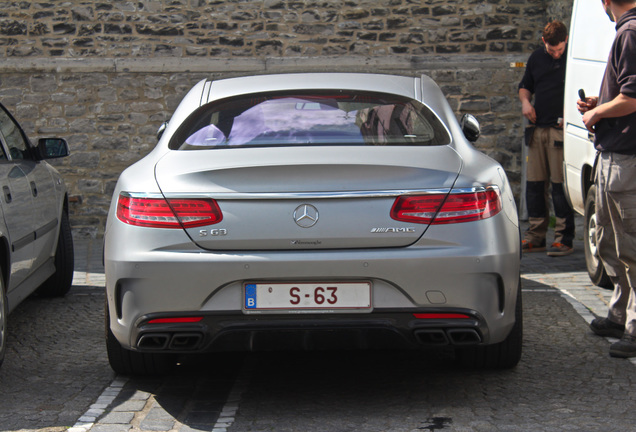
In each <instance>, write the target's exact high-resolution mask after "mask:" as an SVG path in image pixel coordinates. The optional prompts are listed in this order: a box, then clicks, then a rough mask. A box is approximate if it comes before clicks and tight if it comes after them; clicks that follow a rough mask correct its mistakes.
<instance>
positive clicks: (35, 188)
mask: <svg viewBox="0 0 636 432" xmlns="http://www.w3.org/2000/svg"><path fill="white" fill-rule="evenodd" d="M31 193H32V194H33V196H34V197H36V196H38V187H37V186H36V185H35V182H34V181H32V182H31Z"/></svg>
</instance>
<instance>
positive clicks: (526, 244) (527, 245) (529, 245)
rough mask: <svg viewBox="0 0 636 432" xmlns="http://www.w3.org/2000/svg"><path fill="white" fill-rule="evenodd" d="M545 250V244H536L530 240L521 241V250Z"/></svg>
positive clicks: (524, 251)
mask: <svg viewBox="0 0 636 432" xmlns="http://www.w3.org/2000/svg"><path fill="white" fill-rule="evenodd" d="M544 250H545V245H543V246H535V245H533V244H532V243H530V241H528V240H522V241H521V252H523V253H526V252H543V251H544Z"/></svg>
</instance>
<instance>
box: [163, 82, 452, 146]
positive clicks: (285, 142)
mask: <svg viewBox="0 0 636 432" xmlns="http://www.w3.org/2000/svg"><path fill="white" fill-rule="evenodd" d="M449 143H450V137H449V135H448V132H447V130H446V128H445V127H444V126H443V124H442V123H441V121H440V120H439V119H438V117H437V116H436V115H435V114H433V112H432V111H431V110H429V109H428V108H427V107H426V106H424V105H423V104H421V103H420V102H418V101H416V100H413V99H409V98H405V97H400V96H395V95H388V94H383V93H368V92H364V93H362V92H347V91H328V92H320V91H311V92H298V91H296V92H294V93H267V94H258V95H245V96H241V97H235V98H230V99H224V100H221V101H216V102H213V103H210V104H208V105H205V106H203V107H201V108H199V109H197V110H196V111H195V112H194V113H193V114H192V115H191V116H190V117H189V118H188V119H187V120H186V121H185V122H184V123H183V124H182V125H181V127H180V128H179V129H178V130H177V132H176V133H175V134H174V135H173V137H172V139H171V141H170V144H169V146H170V148H171V149H172V150H198V149H210V148H227V147H274V146H309V145H393V146H404V145H408V146H436V145H446V144H449Z"/></svg>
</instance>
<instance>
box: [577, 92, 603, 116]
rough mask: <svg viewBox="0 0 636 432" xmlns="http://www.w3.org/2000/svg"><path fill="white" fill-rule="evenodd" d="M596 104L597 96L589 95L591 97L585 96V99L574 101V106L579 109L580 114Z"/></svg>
mask: <svg viewBox="0 0 636 432" xmlns="http://www.w3.org/2000/svg"><path fill="white" fill-rule="evenodd" d="M597 104H598V97H597V96H591V97H588V98H585V100H581V99H579V100H578V101H576V107H577V108H578V109H579V112H580V113H581V114H585V113H586V112H588V111H589V110H591V109H594V108H595V107H596V105H597Z"/></svg>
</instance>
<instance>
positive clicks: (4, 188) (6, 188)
mask: <svg viewBox="0 0 636 432" xmlns="http://www.w3.org/2000/svg"><path fill="white" fill-rule="evenodd" d="M2 191H3V192H4V200H5V201H6V202H7V204H8V203H10V202H11V201H13V198H11V189H9V186H2Z"/></svg>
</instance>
